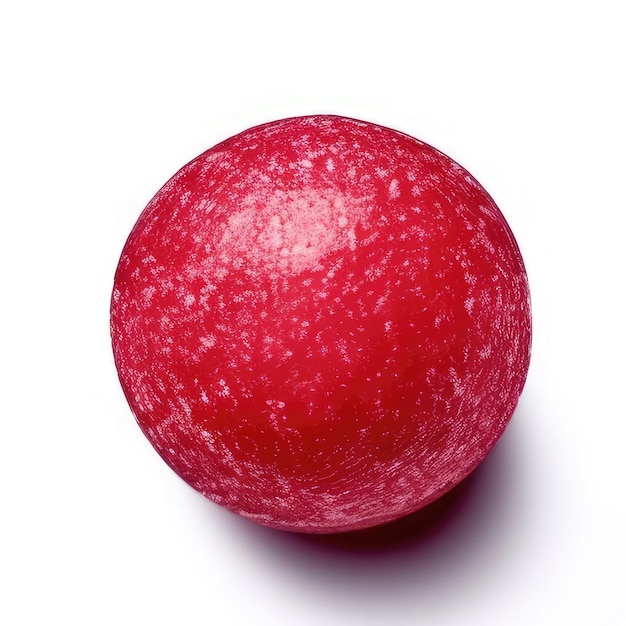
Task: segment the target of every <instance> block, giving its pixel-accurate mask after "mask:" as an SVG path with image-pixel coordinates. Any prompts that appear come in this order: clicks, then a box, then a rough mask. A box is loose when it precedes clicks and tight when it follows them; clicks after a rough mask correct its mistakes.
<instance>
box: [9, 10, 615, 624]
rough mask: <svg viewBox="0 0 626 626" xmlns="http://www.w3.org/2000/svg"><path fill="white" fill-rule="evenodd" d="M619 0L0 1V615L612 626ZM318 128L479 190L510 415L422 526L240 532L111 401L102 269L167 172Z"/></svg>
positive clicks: (120, 403) (108, 268)
mask: <svg viewBox="0 0 626 626" xmlns="http://www.w3.org/2000/svg"><path fill="white" fill-rule="evenodd" d="M618 9H619V3H618V2H610V1H602V0H596V1H595V2H576V1H570V2H558V1H554V0H553V1H550V0H544V1H542V2H538V1H532V0H531V1H529V2H525V3H508V2H496V1H494V2H487V1H475V2H451V1H445V0H444V1H439V2H431V1H429V2H395V1H393V0H385V2H381V3H376V5H374V4H373V3H372V4H369V3H367V2H359V3H357V2H354V3H352V2H341V0H333V1H326V0H316V1H315V2H308V3H297V2H279V1H270V2H249V3H248V2H241V1H239V2H238V1H235V0H231V1H230V2H226V1H224V2H222V1H220V2H208V1H206V2H185V1H183V0H178V1H176V2H173V1H172V2H165V1H160V2H159V1H154V2H150V3H148V2H133V1H132V0H125V1H124V2H121V1H110V2H107V3H92V2H78V1H76V2H71V1H69V0H57V1H56V2H43V1H33V2H28V1H24V2H21V3H17V2H12V3H10V2H6V3H3V5H2V9H0V64H1V76H0V81H1V82H0V90H1V94H0V95H1V98H0V110H1V115H0V181H1V182H0V184H1V195H0V198H1V199H0V210H1V222H0V255H1V258H0V261H1V264H0V271H1V272H2V282H1V294H2V295H1V298H2V300H1V307H0V316H1V326H0V328H1V332H2V339H1V346H0V359H1V367H2V372H1V377H0V380H1V385H2V401H1V402H2V403H1V405H0V406H1V411H2V415H1V431H0V437H1V439H0V444H1V449H0V489H1V491H0V496H1V499H0V507H1V513H0V531H1V532H0V623H2V624H6V625H7V626H14V625H25V624H27V625H31V624H33V625H41V624H64V625H68V626H73V625H78V624H80V625H84V624H90V625H91V624H96V625H100V624H103V625H105V624H106V625H110V624H122V625H125V624H133V625H135V624H151V625H160V624H219V625H224V626H229V625H231V624H232V625H257V624H259V625H265V624H267V625H270V624H272V625H273V624H280V625H282V624H289V625H292V626H305V625H306V626H308V625H320V624H324V625H327V626H335V625H337V626H338V625H342V626H343V625H348V624H355V625H359V626H368V625H370V624H380V625H384V626H398V625H404V624H429V625H431V624H432V625H435V626H436V625H440V624H442V625H443V624H445V625H448V624H460V625H461V624H462V625H474V624H476V625H489V624H494V625H496V624H497V625H501V624H507V625H511V624H524V625H529V624H533V625H552V624H567V625H578V624H580V625H587V624H590V625H591V624H593V625H598V624H602V625H604V624H620V623H622V624H623V623H626V609H625V608H624V600H623V597H620V592H621V593H622V594H623V591H624V588H625V586H626V585H625V583H626V576H625V573H624V560H625V558H626V541H625V539H624V529H625V528H626V516H625V513H624V510H625V509H624V506H623V497H624V482H623V481H624V478H625V476H626V471H625V467H624V435H625V434H626V427H625V425H624V424H625V418H626V415H625V411H624V404H623V386H622V385H623V381H624V374H625V373H626V372H625V368H624V361H623V354H624V351H625V349H626V343H625V337H624V321H623V320H624V299H623V291H624V282H625V281H624V273H623V270H624V265H625V264H624V260H623V258H624V257H623V232H624V221H623V214H624V209H625V208H626V207H625V200H624V192H623V189H624V176H625V172H624V170H625V166H626V159H625V156H624V145H625V140H626V132H625V124H624V112H625V111H626V99H625V97H624V84H625V80H624V79H625V70H624V66H625V62H626V46H625V45H624V32H623V24H624V22H623V19H622V17H620V16H621V12H619V10H618ZM320 112H327V113H338V114H343V115H348V116H352V117H357V118H362V119H366V120H370V121H373V122H378V123H381V124H383V125H386V126H391V127H393V128H397V129H399V130H402V131H404V132H407V133H409V134H412V135H414V136H417V137H419V138H421V139H423V140H425V141H427V142H429V143H431V144H433V145H435V146H436V147H438V148H439V149H441V150H443V151H444V152H446V153H448V154H449V155H450V156H452V157H453V158H455V159H456V160H457V161H459V162H460V163H461V164H462V165H464V166H465V167H466V168H468V169H469V170H470V171H471V172H472V173H473V174H474V175H475V176H476V177H477V178H478V179H479V180H480V181H481V182H482V183H483V185H484V186H485V187H486V188H487V189H488V191H489V192H490V193H491V195H492V196H493V197H494V198H495V200H496V202H497V203H498V204H499V206H500V208H501V209H502V211H503V213H504V214H505V216H506V217H507V219H508V221H509V223H510V225H511V226H512V228H513V230H514V232H515V234H516V237H517V239H518V242H519V244H520V247H521V249H522V252H523V254H524V257H525V260H526V264H527V269H528V273H529V277H530V282H531V289H532V297H533V315H534V346H533V360H532V365H531V370H530V375H529V378H528V382H527V386H526V389H525V392H524V395H523V397H522V400H521V403H520V406H519V409H518V410H517V412H516V414H515V416H514V418H513V420H512V422H511V424H510V427H509V428H508V429H507V432H506V434H505V436H504V437H503V438H502V440H501V442H500V443H499V444H498V446H497V447H496V448H495V449H494V451H493V453H492V455H491V456H490V457H489V458H488V460H487V461H486V462H485V464H484V465H483V466H481V468H480V469H479V470H478V472H477V473H476V475H475V476H473V477H472V478H471V479H470V482H469V485H468V486H467V487H466V488H465V489H464V490H462V493H461V494H460V495H459V496H457V497H456V499H455V500H454V502H452V504H451V505H449V506H447V508H446V510H445V511H444V513H442V514H438V515H437V516H436V517H435V519H434V520H433V521H432V523H429V524H426V525H425V526H424V527H422V528H421V529H418V530H416V531H414V532H413V533H408V534H405V535H402V537H399V538H397V540H396V541H393V542H387V543H385V542H379V543H378V544H377V545H376V546H370V547H369V548H368V547H367V546H366V545H347V546H346V545H343V546H340V545H335V544H333V543H324V542H319V541H315V540H307V539H304V538H300V537H298V536H294V535H289V534H283V533H278V532H274V531H270V530H267V529H263V528H261V527H257V526H255V525H254V524H252V523H249V522H246V521H244V520H242V519H239V518H237V517H235V516H233V515H231V514H229V513H227V512H225V511H223V510H221V509H220V508H219V507H217V506H215V505H213V504H211V503H210V502H208V501H206V500H204V499H203V498H202V497H201V496H199V495H198V494H196V493H195V492H193V491H192V490H191V489H190V488H189V487H187V485H185V484H184V483H183V482H182V481H180V480H179V479H178V478H177V477H176V476H175V475H174V474H173V473H172V472H171V471H170V470H169V469H168V468H167V467H166V466H165V464H164V463H163V462H162V461H161V460H160V459H159V458H158V457H157V455H156V454H155V453H154V451H153V450H152V448H151V447H150V445H149V444H148V442H147V441H146V440H145V439H144V437H143V435H142V434H141V433H140V431H139V429H138V427H137V426H136V424H135V422H134V420H133V418H132V415H131V413H130V411H129V409H128V407H127V405H126V403H125V400H124V398H123V395H122V392H121V390H120V388H119V384H118V381H117V376H116V372H115V368H114V365H113V359H112V355H111V350H110V339H109V334H108V306H109V297H110V292H111V287H112V280H113V273H114V270H115V266H116V263H117V259H118V257H119V254H120V252H121V249H122V246H123V244H124V241H125V239H126V237H127V235H128V233H129V231H130V229H131V227H132V225H133V223H134V221H135V220H136V218H137V217H138V215H139V213H140V211H141V210H142V209H143V207H144V206H145V204H146V203H147V202H148V201H149V200H150V198H151V197H152V195H153V194H154V193H155V192H156V191H157V190H158V189H159V187H160V186H161V185H162V184H163V183H164V182H165V181H166V180H167V179H168V178H169V177H170V176H171V175H172V174H173V173H174V172H175V171H176V170H177V169H178V168H179V167H181V166H182V165H183V164H185V163H186V162H187V161H189V160H190V159H192V158H193V157H195V156H196V155H197V154H199V153H200V152H202V151H203V150H205V149H207V148H209V147H211V146H212V145H214V144H215V143H217V142H218V141H221V140H222V139H225V138H226V137H229V136H231V135H233V134H235V133H237V132H239V131H241V130H244V129H245V128H248V127H250V126H252V125H255V124H258V123H262V122H266V121H269V120H272V119H277V118H281V117H286V116H292V115H300V114H307V113H320Z"/></svg>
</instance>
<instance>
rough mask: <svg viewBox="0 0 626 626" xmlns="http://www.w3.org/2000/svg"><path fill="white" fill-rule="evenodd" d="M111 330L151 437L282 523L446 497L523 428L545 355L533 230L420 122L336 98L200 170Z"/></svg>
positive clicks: (200, 485) (148, 233) (191, 168)
mask: <svg viewBox="0 0 626 626" xmlns="http://www.w3.org/2000/svg"><path fill="white" fill-rule="evenodd" d="M111 333H112V339H113V351H114V356H115V363H116V366H117V369H118V372H119V377H120V381H121V385H122V388H123V390H124V393H125V395H126V398H127V399H128V402H129V404H130V407H131V409H132V411H133V413H134V415H135V417H136V419H137V421H138V423H139V425H140V427H141V428H142V430H143V432H144V433H145V435H146V437H147V438H148V439H149V440H150V442H151V443H152V445H153V446H154V447H155V448H156V450H157V452H158V453H159V454H160V455H161V456H162V457H163V459H164V460H165V461H166V462H167V463H168V464H169V465H170V467H171V468H172V469H173V470H174V471H175V472H176V473H177V474H179V475H180V476H181V477H182V478H183V479H184V480H185V481H187V482H188V483H189V484H190V485H191V486H193V487H194V488H195V489H197V490H198V491H200V492H202V493H203V494H204V495H205V496H207V497H208V498H210V499H211V500H213V501H215V502H217V503H218V504H221V505H223V506H225V507H227V508H228V509H230V510H231V511H234V512H236V513H239V514H240V515H243V516H245V517H248V518H251V519H253V520H255V521H257V522H259V523H261V524H265V525H268V526H272V527H275V528H281V529H287V530H294V531H304V532H313V533H330V532H338V531H347V530H354V529H360V528H365V527H369V526H374V525H377V524H381V523H384V522H388V521H391V520H393V519H395V518H398V517H400V516H403V515H405V514H408V513H410V512H412V511H415V510H417V509H418V508H420V507H423V506H425V505H426V504H428V503H430V502H431V501H433V500H434V499H435V498H437V497H439V496H441V495H442V494H443V493H445V492H446V491H448V490H449V489H451V488H452V487H453V486H454V485H456V484H457V483H459V482H460V481H461V480H462V479H463V478H464V477H465V476H467V475H468V474H469V473H470V472H471V471H472V470H473V469H474V468H475V467H476V466H477V465H478V464H479V463H480V461H481V460H482V459H483V458H484V457H485V456H486V454H487V453H488V452H489V450H490V449H491V448H492V446H493V445H494V444H495V442H496V440H497V439H498V438H499V437H500V435H501V434H502V432H503V430H504V428H505V426H506V424H507V422H508V421H509V419H510V417H511V414H512V413H513V410H514V408H515V406H516V404H517V401H518V399H519V396H520V393H521V391H522V388H523V385H524V382H525V379H526V373H527V370H528V364H529V355H530V336H531V322H530V307H529V291H528V282H527V277H526V272H525V269H524V265H523V261H522V257H521V255H520V252H519V249H518V246H517V244H516V242H515V239H514V237H513V235H512V233H511V230H510V229H509V227H508V225H507V223H506V221H505V220H504V218H503V216H502V214H501V213H500V211H499V210H498V208H497V207H496V205H495V204H494V201H493V200H492V199H491V197H490V196H489V195H488V194H487V192H486V191H485V190H484V189H483V188H482V187H481V186H480V185H479V184H478V182H476V180H475V179H474V178H473V177H472V176H471V175H470V174H469V173H468V172H467V171H466V170H464V169H463V168H462V167H461V166H459V165H458V164H457V163H455V162H454V161H452V160H451V159H450V158H448V157H447V156H445V155H444V154H442V153H441V152H439V151H437V150H435V149H434V148H432V147H431V146H428V145H426V144H424V143H422V142H421V141H418V140H417V139H414V138H412V137H409V136H407V135H405V134H402V133H400V132H397V131H394V130H390V129H388V128H383V127H381V126H377V125H375V124H371V123H366V122H362V121H357V120H354V119H347V118H342V117H337V116H331V115H314V116H310V117H300V118H293V119H286V120H281V121H277V122H273V123H270V124H265V125H263V126H259V127H256V128H252V129H250V130H247V131H245V132H243V133H241V134H239V135H237V136H235V137H232V138H230V139H227V140H226V141H224V142H223V143H220V144H219V145H217V146H215V147H214V148H212V149H210V150H208V151H207V152H205V153H204V154H202V155H200V156H199V157H197V158H196V159H194V160H193V161H191V163H189V164H187V165H186V166H185V167H183V168H182V169H181V170H180V171H179V172H178V173H177V174H176V175H175V176H174V177H173V178H172V179H171V180H170V181H169V182H168V183H167V184H166V185H165V186H164V187H163V188H162V189H161V190H160V191H159V192H158V193H157V195H156V196H155V197H154V199H153V200H152V201H151V202H150V203H149V204H148V206H147V208H146V209H145V210H144V211H143V213H142V214H141V216H140V217H139V220H138V221H137V223H136V225H135V227H134V228H133V230H132V232H131V234H130V236H129V238H128V241H127V242H126V245H125V247H124V250H123V252H122V256H121V259H120V262H119V266H118V268H117V272H116V275H115V284H114V289H113V297H112V305H111Z"/></svg>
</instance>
